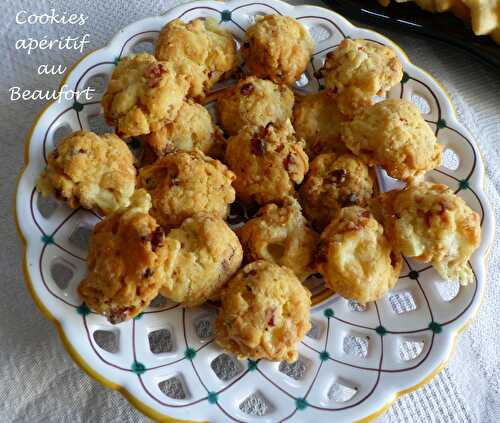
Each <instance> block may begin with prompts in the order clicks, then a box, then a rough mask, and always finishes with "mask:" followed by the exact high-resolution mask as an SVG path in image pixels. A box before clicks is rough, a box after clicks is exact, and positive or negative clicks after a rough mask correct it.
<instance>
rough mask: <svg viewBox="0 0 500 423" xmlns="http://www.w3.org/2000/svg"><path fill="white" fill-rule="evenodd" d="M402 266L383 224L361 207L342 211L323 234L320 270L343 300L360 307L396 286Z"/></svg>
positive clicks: (317, 261) (318, 263)
mask: <svg viewBox="0 0 500 423" xmlns="http://www.w3.org/2000/svg"><path fill="white" fill-rule="evenodd" d="M401 264H402V257H401V255H400V254H398V253H396V252H394V251H393V250H392V247H391V245H390V244H389V241H388V239H387V238H386V236H385V234H384V229H383V227H382V225H381V224H380V223H378V222H377V220H375V218H374V217H373V215H372V214H371V213H370V212H369V211H368V210H367V209H364V208H362V207H358V206H352V207H346V208H343V209H342V210H341V211H340V213H339V214H338V216H337V217H336V218H335V219H334V220H333V221H332V222H331V223H330V224H329V225H328V226H327V228H326V229H325V230H324V231H323V233H322V234H321V239H320V244H319V248H318V253H317V256H316V266H317V270H318V271H319V272H320V273H321V274H322V275H323V277H324V279H325V283H326V285H327V286H328V287H329V288H330V289H332V290H333V291H335V292H337V293H338V294H340V295H342V296H343V297H344V298H347V299H350V300H355V301H357V302H359V303H361V304H366V303H367V302H369V301H375V300H378V299H380V298H382V297H383V296H384V294H385V293H386V292H387V291H388V290H389V289H391V288H392V287H393V286H394V285H395V284H396V282H397V280H398V277H399V273H400V271H401Z"/></svg>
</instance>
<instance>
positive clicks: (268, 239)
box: [237, 197, 318, 281]
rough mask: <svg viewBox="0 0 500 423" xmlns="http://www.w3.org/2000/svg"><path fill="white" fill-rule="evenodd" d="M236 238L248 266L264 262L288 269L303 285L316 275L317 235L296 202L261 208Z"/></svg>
mask: <svg viewBox="0 0 500 423" xmlns="http://www.w3.org/2000/svg"><path fill="white" fill-rule="evenodd" d="M237 234H238V236H239V238H240V240H241V243H242V245H243V248H244V253H245V261H246V262H247V263H248V262H252V261H254V260H259V259H264V260H267V261H270V262H272V263H275V264H278V265H280V266H286V267H288V268H290V269H292V270H293V271H294V273H295V275H296V276H297V277H298V278H299V279H300V280H301V281H304V280H305V279H307V278H308V277H309V276H310V275H312V274H313V273H314V270H313V267H312V265H313V256H314V252H315V250H316V243H317V240H318V235H317V234H316V232H314V231H313V230H312V229H311V227H310V226H309V223H308V222H307V220H306V219H305V218H304V216H302V212H301V208H300V204H299V202H298V201H297V200H296V199H295V198H293V197H289V198H286V199H285V200H283V202H281V204H267V205H266V206H264V207H262V208H261V209H260V210H259V212H258V213H257V214H256V215H255V217H254V218H252V219H250V220H249V221H248V222H247V223H246V224H245V226H243V227H242V228H240V229H239V230H238V231H237Z"/></svg>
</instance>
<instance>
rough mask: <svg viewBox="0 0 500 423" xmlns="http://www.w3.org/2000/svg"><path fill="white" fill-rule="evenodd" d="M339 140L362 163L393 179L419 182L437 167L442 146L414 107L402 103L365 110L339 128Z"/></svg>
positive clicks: (385, 103) (384, 102) (375, 105)
mask: <svg viewBox="0 0 500 423" xmlns="http://www.w3.org/2000/svg"><path fill="white" fill-rule="evenodd" d="M342 139H343V141H344V142H345V144H346V145H347V147H349V148H350V149H351V150H352V152H353V153H354V154H356V155H357V156H359V157H360V158H362V159H363V160H364V161H365V162H366V163H368V164H370V165H376V164H378V165H380V166H382V167H383V168H384V169H385V170H386V171H387V173H388V174H389V176H392V177H393V178H396V179H402V180H412V179H415V178H419V177H422V176H423V175H424V174H425V172H427V171H429V170H431V169H434V168H435V167H437V166H439V165H440V164H441V152H442V149H443V148H442V146H441V145H440V144H438V143H437V141H436V136H435V135H434V132H432V130H431V128H430V127H429V125H428V124H427V122H426V121H425V120H424V119H423V118H422V116H421V115H420V111H419V110H418V108H417V106H415V105H414V104H413V103H410V102H409V101H406V100H399V99H390V100H384V101H381V102H380V103H377V104H374V105H373V106H371V107H368V108H367V109H365V110H364V111H363V112H361V113H360V114H358V115H356V117H355V118H354V119H353V120H352V122H348V123H344V124H342Z"/></svg>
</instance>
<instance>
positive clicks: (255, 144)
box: [250, 137, 266, 156]
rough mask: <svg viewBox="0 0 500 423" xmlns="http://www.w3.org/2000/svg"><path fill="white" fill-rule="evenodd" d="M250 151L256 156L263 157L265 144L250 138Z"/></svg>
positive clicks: (261, 140)
mask: <svg viewBox="0 0 500 423" xmlns="http://www.w3.org/2000/svg"><path fill="white" fill-rule="evenodd" d="M250 151H251V152H252V154H255V155H256V156H263V155H264V153H265V152H266V142H265V141H264V140H263V139H261V138H256V137H254V138H252V139H251V140H250Z"/></svg>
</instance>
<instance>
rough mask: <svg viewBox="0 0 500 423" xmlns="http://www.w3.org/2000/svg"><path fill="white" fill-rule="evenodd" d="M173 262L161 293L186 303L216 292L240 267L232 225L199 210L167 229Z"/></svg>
mask: <svg viewBox="0 0 500 423" xmlns="http://www.w3.org/2000/svg"><path fill="white" fill-rule="evenodd" d="M168 239H169V240H170V242H171V243H172V245H173V246H174V247H175V253H174V255H175V266H174V267H173V269H172V272H171V273H170V274H169V276H167V278H166V283H165V285H164V286H163V288H162V289H161V290H160V293H161V294H162V295H163V296H164V297H166V298H169V299H171V300H172V301H175V302H178V303H181V304H182V305H183V306H186V307H193V306H197V305H200V304H203V303H204V302H205V301H207V300H208V299H211V298H214V297H216V296H218V294H219V291H220V289H221V287H222V286H224V284H225V283H226V282H227V281H228V280H229V279H230V278H231V277H232V276H233V274H234V273H236V271H237V270H238V269H239V268H240V265H241V261H242V259H243V251H242V249H241V244H240V241H239V240H238V237H237V236H236V234H235V233H234V232H233V231H232V230H231V228H230V227H229V226H228V225H227V224H226V222H224V220H222V219H221V218H219V217H214V216H211V215H208V214H203V213H199V214H196V215H194V216H193V217H188V218H187V219H186V220H184V222H182V225H181V226H180V227H179V228H176V229H172V230H171V231H170V232H169V233H168Z"/></svg>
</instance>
